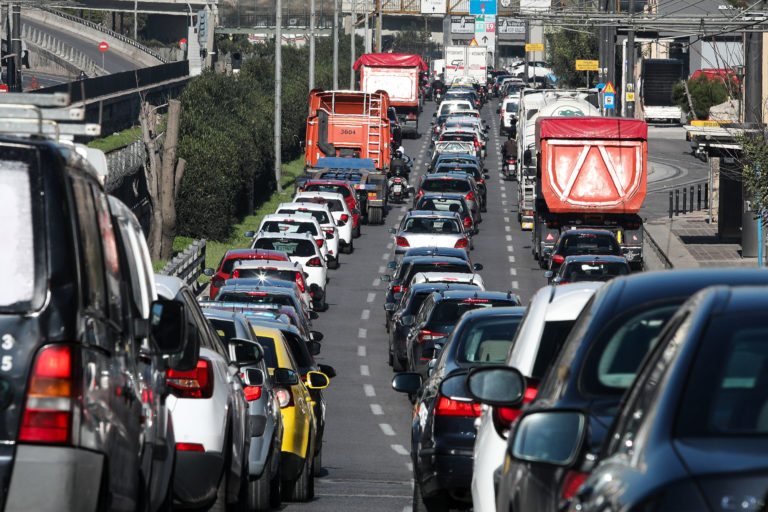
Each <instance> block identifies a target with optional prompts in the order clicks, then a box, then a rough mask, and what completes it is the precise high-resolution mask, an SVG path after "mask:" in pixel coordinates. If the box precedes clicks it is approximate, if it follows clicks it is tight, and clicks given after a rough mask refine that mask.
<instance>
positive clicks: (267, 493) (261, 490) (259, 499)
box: [248, 454, 280, 512]
mask: <svg viewBox="0 0 768 512" xmlns="http://www.w3.org/2000/svg"><path fill="white" fill-rule="evenodd" d="M274 456H275V455H274V454H272V455H270V457H269V460H268V461H267V463H266V464H264V471H263V472H262V474H261V476H260V477H259V478H256V479H254V480H251V481H249V482H248V510H251V511H256V512H265V511H267V510H269V509H270V508H272V507H273V505H272V501H273V496H272V490H273V482H272V480H274V478H271V476H272V475H271V474H270V473H271V467H272V458H273V457H274ZM277 474H278V481H279V480H280V478H279V475H280V472H279V471H278V473H277ZM278 485H279V483H278ZM279 489H280V488H279V487H278V495H279Z"/></svg>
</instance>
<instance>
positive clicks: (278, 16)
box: [274, 0, 283, 193]
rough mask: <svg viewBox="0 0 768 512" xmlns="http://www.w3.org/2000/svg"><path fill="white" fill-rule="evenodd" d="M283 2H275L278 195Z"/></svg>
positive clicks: (277, 179)
mask: <svg viewBox="0 0 768 512" xmlns="http://www.w3.org/2000/svg"><path fill="white" fill-rule="evenodd" d="M282 46H283V0H275V132H274V133H275V182H276V185H277V191H278V193H282V192H283V183H282V175H283V162H282V154H281V148H282V140H281V134H282V133H281V132H282V127H283V112H282V105H283V101H282V98H281V95H282V92H283V50H282Z"/></svg>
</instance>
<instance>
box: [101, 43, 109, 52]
mask: <svg viewBox="0 0 768 512" xmlns="http://www.w3.org/2000/svg"><path fill="white" fill-rule="evenodd" d="M99 50H101V51H103V52H105V51H107V50H109V45H108V44H107V43H105V42H104V41H102V42H100V43H99Z"/></svg>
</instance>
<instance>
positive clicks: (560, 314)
mask: <svg viewBox="0 0 768 512" xmlns="http://www.w3.org/2000/svg"><path fill="white" fill-rule="evenodd" d="M602 285H603V283H595V282H584V283H575V284H565V285H561V286H545V287H544V288H542V289H540V290H539V291H538V292H537V293H536V295H535V296H534V297H533V299H531V303H530V304H529V305H528V310H527V311H526V312H525V316H524V317H523V321H522V323H521V324H520V326H519V327H518V328H517V333H516V334H515V339H514V340H513V341H512V347H511V349H510V352H509V354H508V355H507V359H506V363H505V364H507V365H508V366H512V367H514V368H517V369H518V370H519V371H520V372H521V373H522V374H523V375H525V378H526V381H527V382H528V389H527V390H526V393H525V398H524V400H525V402H530V401H531V400H533V399H534V398H535V397H536V387H535V383H537V382H538V381H539V380H540V379H541V377H542V376H543V374H544V372H545V371H546V369H547V368H548V367H549V364H550V363H551V362H552V361H553V360H554V358H555V357H556V356H557V353H558V351H559V348H560V347H561V346H562V343H563V342H564V341H565V338H566V337H567V335H568V332H569V331H570V330H571V327H573V324H574V323H575V322H576V318H577V317H578V316H579V313H581V310H582V309H584V306H585V305H586V303H587V302H588V301H589V299H590V298H591V297H592V295H594V294H595V292H596V291H597V290H598V289H599V288H600V287H601V286H602ZM521 407H522V406H521ZM505 412H506V414H499V411H494V410H493V408H492V407H489V406H485V405H484V406H483V412H482V415H481V417H480V418H478V419H477V420H476V421H475V425H476V426H477V435H476V437H475V447H474V457H473V470H472V504H473V507H474V509H473V510H475V511H476V512H495V511H496V494H495V491H494V487H493V472H494V471H496V469H497V468H498V467H499V466H501V465H502V464H503V463H504V453H506V449H507V437H506V436H507V432H508V430H509V428H510V427H511V424H512V422H513V421H514V420H511V421H509V418H511V417H512V418H516V417H517V416H518V415H519V414H520V411H519V410H506V411H505ZM504 418H506V419H507V420H506V421H505V420H504Z"/></svg>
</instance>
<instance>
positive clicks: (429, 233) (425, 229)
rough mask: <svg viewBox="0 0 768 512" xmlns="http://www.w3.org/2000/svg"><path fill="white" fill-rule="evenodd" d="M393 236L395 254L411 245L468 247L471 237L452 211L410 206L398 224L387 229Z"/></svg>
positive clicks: (410, 247) (411, 246)
mask: <svg viewBox="0 0 768 512" xmlns="http://www.w3.org/2000/svg"><path fill="white" fill-rule="evenodd" d="M389 232H390V233H392V235H393V236H394V240H393V241H394V246H395V254H396V255H397V254H403V253H405V251H407V250H408V249H412V248H413V247H452V248H455V249H464V250H466V251H469V249H470V246H471V245H472V239H471V237H470V236H469V234H468V233H467V232H466V231H464V223H463V222H462V219H461V217H460V216H459V214H458V213H456V212H439V211H428V210H413V211H410V212H408V214H407V215H406V216H405V217H403V220H402V221H401V222H400V226H396V227H393V228H391V229H390V230H389Z"/></svg>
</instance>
